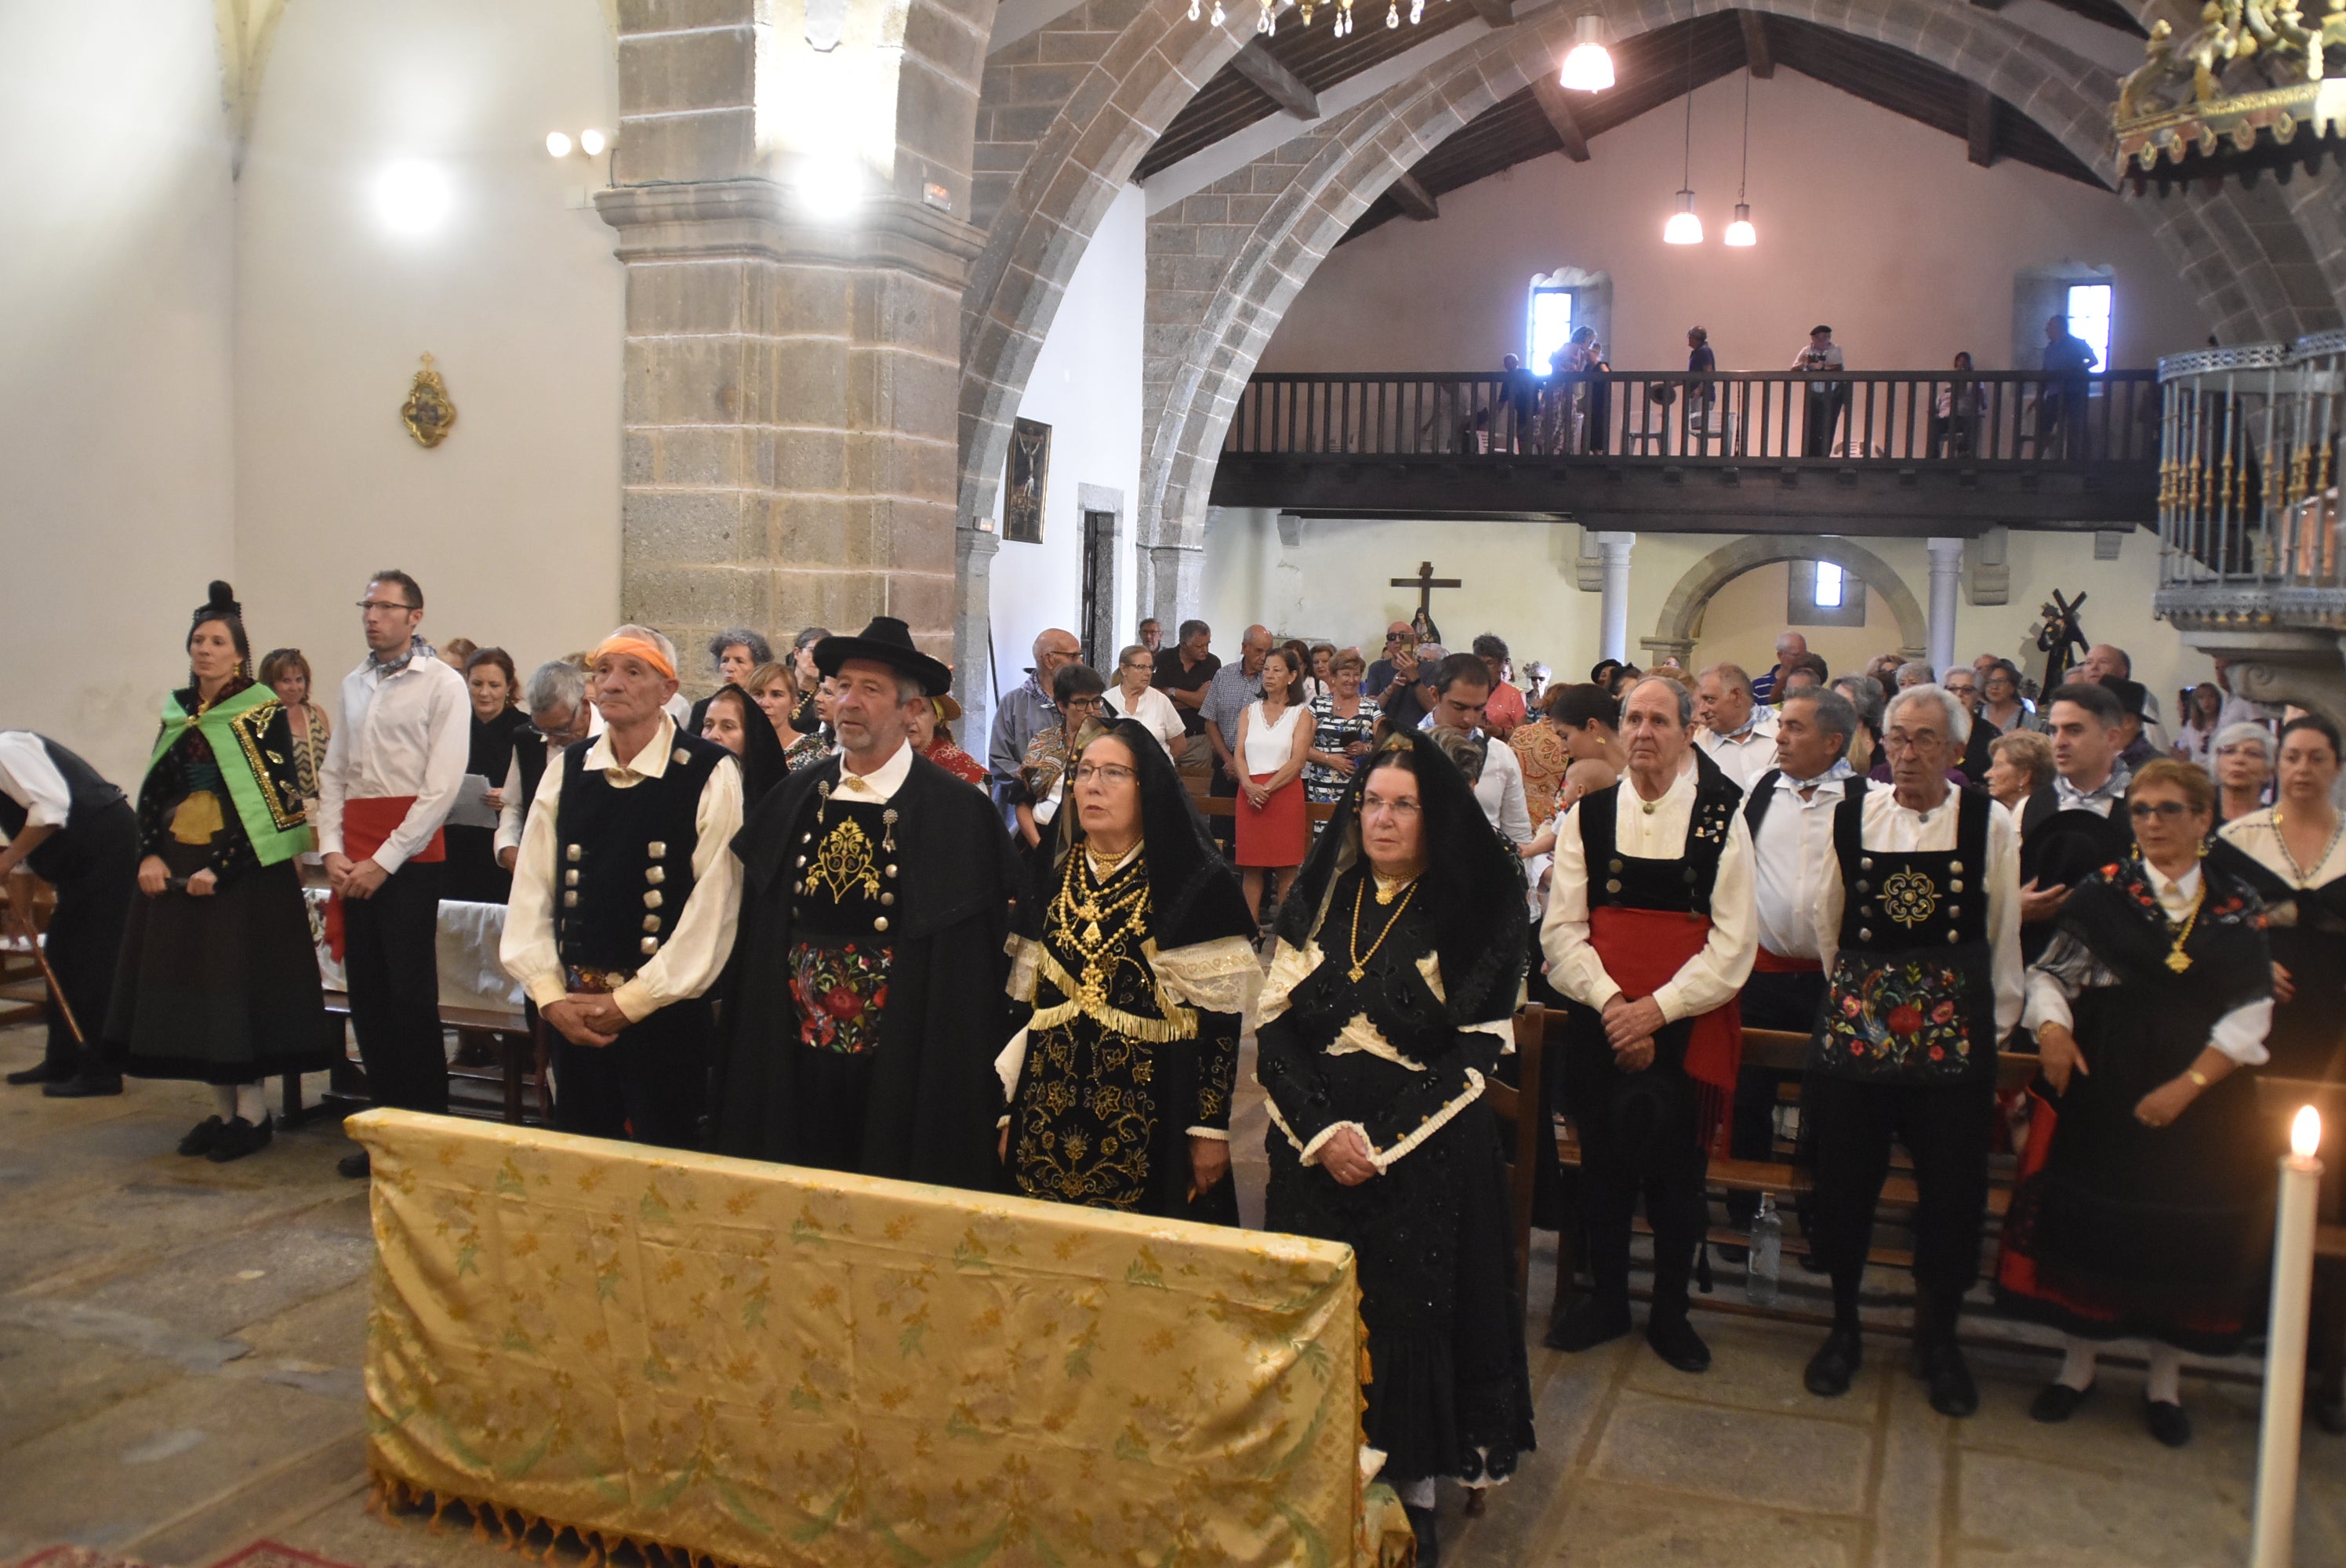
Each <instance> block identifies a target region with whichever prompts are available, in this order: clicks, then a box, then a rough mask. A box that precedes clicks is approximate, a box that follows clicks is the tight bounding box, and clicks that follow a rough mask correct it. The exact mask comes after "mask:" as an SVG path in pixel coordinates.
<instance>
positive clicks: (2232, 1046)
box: [2025, 861, 2273, 1067]
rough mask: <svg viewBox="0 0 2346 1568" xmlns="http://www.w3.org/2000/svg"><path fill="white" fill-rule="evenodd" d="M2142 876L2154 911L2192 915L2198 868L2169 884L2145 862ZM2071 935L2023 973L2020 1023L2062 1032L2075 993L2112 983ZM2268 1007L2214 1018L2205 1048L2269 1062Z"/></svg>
mask: <svg viewBox="0 0 2346 1568" xmlns="http://www.w3.org/2000/svg"><path fill="white" fill-rule="evenodd" d="M2142 870H2143V875H2144V877H2145V879H2146V880H2147V881H2149V883H2150V891H2152V892H2153V893H2154V894H2156V895H2157V898H2158V907H2159V908H2160V909H2162V910H2164V911H2167V918H2168V920H2170V921H2174V922H2175V923H2176V924H2177V925H2178V926H2180V925H2181V924H2182V922H2183V921H2185V920H2186V919H2187V918H2188V916H2189V915H2190V913H2191V904H2192V901H2193V900H2194V899H2196V898H2198V896H2199V883H2200V881H2201V879H2200V876H2199V868H2198V866H2196V865H2195V866H2193V867H2192V868H2191V869H2190V870H2189V871H2185V872H2184V873H2183V874H2182V875H2181V876H2180V877H2178V878H2176V879H2175V880H2174V881H2168V880H2167V879H2166V878H2165V877H2163V876H2161V875H2160V874H2159V873H2158V871H2157V868H2156V867H2154V866H2152V865H2151V864H2149V862H2147V861H2145V862H2144V864H2143V868H2142ZM2080 945H2081V944H2079V943H2078V942H2077V941H2076V938H2075V937H2072V936H2070V935H2069V934H2068V933H2067V932H2063V933H2062V934H2061V935H2060V936H2059V937H2057V938H2055V941H2054V945H2053V946H2051V947H2050V948H2047V949H2046V950H2045V956H2044V957H2043V958H2041V959H2038V960H2037V961H2036V967H2035V968H2034V969H2031V970H2030V971H2029V972H2028V1011H2027V1013H2026V1016H2025V1022H2026V1023H2027V1024H2028V1027H2029V1028H2030V1029H2031V1030H2036V1029H2042V1028H2043V1027H2044V1026H2045V1024H2047V1023H2058V1024H2059V1025H2061V1027H2062V1028H2064V1029H2068V1028H2072V1027H2074V1023H2073V1022H2072V1019H2071V1015H2070V1011H2069V1003H2071V1002H2072V1001H2073V1000H2075V999H2076V997H2077V995H2078V994H2079V993H2083V992H2085V991H2087V990H2090V989H2092V988H2093V987H2095V986H2097V985H2115V984H2117V976H2115V975H2113V974H2111V973H2110V972H2109V971H2107V970H2106V969H2104V968H2102V967H2101V965H2099V964H2098V963H2092V962H2086V963H2079V962H2076V960H2077V959H2078V958H2080V957H2086V958H2088V960H2089V959H2090V955H2086V954H2082V953H2081V952H2079V948H2080ZM2272 1014H2273V1004H2272V998H2271V997H2270V996H2267V997H2262V998H2259V1000H2257V1001H2255V1002H2244V1003H2241V1004H2240V1005H2239V1006H2238V1007H2235V1008H2233V1009H2232V1010H2231V1011H2230V1012H2229V1013H2225V1014H2224V1016H2222V1017H2221V1018H2219V1019H2218V1020H2216V1027H2215V1028H2214V1029H2213V1030H2211V1031H2209V1032H2208V1044H2210V1045H2213V1046H2214V1047H2215V1048H2216V1049H2217V1050H2219V1051H2221V1052H2222V1053H2223V1054H2225V1055H2227V1056H2229V1057H2230V1058H2231V1059H2232V1060H2233V1061H2234V1062H2236V1063H2238V1064H2239V1065H2241V1066H2243V1067H2259V1066H2262V1065H2263V1064H2265V1063H2266V1062H2267V1061H2269V1060H2270V1059H2271V1053H2270V1052H2269V1051H2267V1050H2266V1049H2265V1036H2266V1035H2267V1034H2269V1033H2271V1031H2272Z"/></svg>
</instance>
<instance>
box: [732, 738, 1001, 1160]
mask: <svg viewBox="0 0 2346 1568" xmlns="http://www.w3.org/2000/svg"><path fill="white" fill-rule="evenodd" d="M840 766H841V763H840V759H838V758H836V757H831V758H826V759H824V760H823V761H822V762H821V763H820V764H818V765H816V766H815V767H812V768H809V769H805V770H803V771H801V772H798V773H793V774H791V775H790V777H789V778H788V779H784V780H783V781H782V782H781V783H780V784H778V785H776V786H775V787H774V788H773V789H771V790H770V791H769V792H768V793H767V795H766V798H765V799H763V800H761V801H760V802H759V803H758V805H757V807H756V808H755V809H753V810H752V811H751V812H750V817H749V820H748V822H747V824H746V825H745V826H744V827H743V828H742V830H741V831H740V833H739V836H737V837H736V838H735V839H734V840H733V852H734V853H735V854H736V855H737V856H739V859H740V860H741V864H742V867H743V871H744V876H743V883H742V890H741V922H740V931H739V935H738V936H737V937H736V939H735V942H734V953H735V956H736V959H737V960H738V961H739V963H738V972H737V974H736V976H735V981H736V986H735V990H734V991H733V992H732V993H731V995H730V997H729V1002H728V1005H727V1010H726V1011H727V1018H726V1021H725V1027H724V1031H723V1038H722V1040H721V1042H720V1044H719V1059H718V1065H717V1074H716V1117H715V1125H716V1142H717V1151H718V1152H719V1154H727V1155H740V1156H746V1157H748V1158H750V1159H764V1160H775V1161H779V1162H780V1163H782V1164H785V1165H788V1164H793V1163H797V1162H796V1157H795V1156H796V1155H797V1151H796V1150H795V1149H793V1148H792V1146H791V1144H792V1140H793V1135H792V1132H791V1125H792V1123H791V1115H790V1108H791V1096H792V1094H793V1093H794V1090H795V1082H794V1079H795V1074H794V1071H793V1070H794V1068H795V1067H796V1064H797V1061H798V1053H799V1051H800V1050H801V1046H800V1044H799V1043H798V1011H797V1008H796V1006H795V1005H794V1004H793V1003H791V1001H790V965H789V963H788V962H787V958H788V954H789V952H790V914H791V910H790V860H791V846H790V832H791V827H792V824H794V823H795V822H796V821H797V820H798V818H799V812H800V809H801V807H802V806H803V805H804V804H805V802H806V800H807V798H808V796H809V795H810V794H811V793H812V791H813V790H814V789H815V787H816V786H817V785H818V784H825V783H828V784H831V785H834V786H835V785H836V784H837V783H838V782H839V776H840ZM889 804H890V805H891V806H892V807H894V808H895V809H896V811H897V812H898V814H899V815H898V820H897V822H896V844H897V858H898V861H899V863H900V864H901V865H902V866H903V876H902V877H901V878H900V879H899V880H898V881H897V884H896V886H897V896H898V898H899V899H900V903H899V904H898V906H897V912H896V915H895V920H894V927H895V929H894V932H893V934H894V937H895V941H894V943H893V947H892V952H893V954H894V957H893V961H892V964H891V966H890V969H889V976H888V1006H887V1012H886V1013H885V1015H884V1016H883V1017H882V1021H881V1025H880V1044H879V1045H878V1046H877V1047H876V1050H877V1053H878V1058H879V1059H878V1060H877V1061H876V1062H875V1063H874V1064H873V1068H872V1074H873V1076H872V1092H871V1097H870V1103H869V1110H868V1112H867V1115H866V1120H865V1123H864V1132H863V1166H862V1173H861V1174H862V1175H865V1176H893V1177H897V1178H900V1179H903V1180H907V1181H925V1182H935V1183H938V1184H940V1185H942V1186H959V1187H970V1188H975V1189H979V1190H985V1191H991V1190H996V1189H998V1188H1000V1187H1001V1186H1002V1165H1001V1161H1000V1160H999V1159H998V1158H997V1157H996V1156H995V1153H994V1148H995V1132H994V1123H995V1120H996V1118H997V1117H998V1116H1000V1115H1001V1114H1002V1108H1003V1105H1002V1081H1001V1079H1000V1078H999V1077H997V1076H996V1075H995V1074H994V1058H995V1057H996V1056H998V1055H999V1054H1001V1052H1002V1048H1003V1046H1005V1044H1008V1043H1009V1039H1010V1036H1011V1034H1012V1033H1015V1029H1014V1027H1013V1024H1012V1008H1011V1004H1010V1002H1009V998H1008V997H1007V996H1006V995H1005V993H1004V990H1003V987H1004V984H1005V982H1006V981H1007V979H1008V977H1009V967H1010V960H1009V956H1008V954H1007V953H1006V952H1005V951H1004V946H1005V942H1007V940H1008V938H1009V934H1010V931H1011V925H1012V921H1013V918H1014V909H1015V903H1016V901H1017V894H1018V890H1019V889H1020V887H1021V886H1022V882H1021V876H1022V872H1021V870H1020V867H1019V863H1018V860H1017V859H1016V858H1015V856H1014V855H1013V854H1012V852H1011V849H1010V840H1009V836H1008V835H1007V834H1006V833H1005V832H1004V831H1003V828H1002V822H1001V819H999V818H998V817H996V816H995V815H994V806H993V803H992V802H991V801H989V800H988V799H986V798H985V797H984V795H982V794H980V793H979V792H978V791H976V790H974V789H971V788H970V787H969V786H968V785H966V784H964V783H963V782H962V781H961V780H960V779H956V778H954V776H953V775H952V774H950V773H948V772H946V771H945V770H944V769H942V768H940V767H938V766H937V765H936V764H935V763H933V762H932V761H930V760H929V759H927V758H925V757H922V756H919V755H917V754H916V755H915V756H914V757H913V768H912V771H911V772H910V773H909V774H907V775H906V776H905V779H904V784H903V788H902V789H899V790H897V791H896V793H895V795H894V797H893V798H892V799H891V800H890V801H889Z"/></svg>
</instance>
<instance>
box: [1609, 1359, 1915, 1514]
mask: <svg viewBox="0 0 2346 1568" xmlns="http://www.w3.org/2000/svg"><path fill="white" fill-rule="evenodd" d="M1698 1381H1699V1380H1698V1379H1688V1382H1690V1383H1692V1382H1698ZM1872 1447H1873V1440H1872V1433H1871V1432H1869V1431H1866V1430H1865V1429H1863V1428H1862V1427H1853V1426H1851V1425H1848V1424H1847V1423H1845V1422H1841V1421H1832V1420H1814V1419H1811V1418H1809V1417H1805V1416H1779V1415H1763V1414H1760V1413H1759V1412H1757V1411H1752V1410H1738V1409H1735V1408H1733V1407H1729V1406H1722V1405H1712V1404H1703V1403H1698V1402H1696V1401H1695V1400H1692V1399H1676V1400H1673V1399H1663V1398H1659V1397H1658V1396H1656V1395H1652V1394H1646V1393H1639V1392H1636V1391H1634V1390H1626V1391H1624V1392H1623V1393H1622V1395H1621V1396H1620V1398H1619V1400H1617V1401H1616V1402H1615V1404H1614V1407H1613V1413H1612V1417H1611V1419H1610V1420H1608V1421H1607V1423H1606V1428H1605V1436H1604V1438H1603V1440H1602V1441H1601V1442H1600V1443H1599V1445H1598V1448H1597V1451H1596V1459H1595V1461H1594V1462H1593V1463H1592V1464H1591V1466H1590V1470H1589V1473H1590V1474H1591V1475H1592V1476H1593V1477H1595V1478H1596V1479H1598V1480H1601V1481H1619V1482H1622V1483H1624V1484H1629V1485H1637V1486H1646V1487H1653V1488H1656V1489H1658V1490H1663V1491H1669V1492H1688V1493H1691V1494H1693V1495H1696V1496H1699V1497H1709V1498H1714V1499H1717V1500H1719V1501H1720V1502H1739V1503H1744V1504H1748V1505H1750V1506H1754V1507H1760V1508H1765V1509H1769V1510H1771V1511H1783V1510H1799V1511H1800V1512H1811V1513H1831V1514H1848V1515H1854V1514H1856V1513H1858V1512H1860V1511H1862V1509H1863V1507H1864V1505H1865V1498H1866V1491H1867V1486H1868V1483H1869V1481H1870V1478H1871V1472H1872Z"/></svg>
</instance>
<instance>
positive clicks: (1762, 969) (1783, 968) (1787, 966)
mask: <svg viewBox="0 0 2346 1568" xmlns="http://www.w3.org/2000/svg"><path fill="white" fill-rule="evenodd" d="M1824 967H1825V966H1824V965H1823V964H1821V963H1820V962H1817V961H1816V960H1815V959H1813V958H1786V957H1785V956H1784V955H1783V954H1782V953H1780V952H1769V951H1768V950H1767V949H1766V948H1764V947H1763V948H1761V949H1760V952H1759V956H1757V957H1756V958H1754V959H1753V960H1752V961H1751V972H1752V973H1754V974H1821V973H1823V972H1824Z"/></svg>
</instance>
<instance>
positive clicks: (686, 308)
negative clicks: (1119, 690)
mask: <svg viewBox="0 0 2346 1568" xmlns="http://www.w3.org/2000/svg"><path fill="white" fill-rule="evenodd" d="M914 9H915V10H919V9H921V7H919V6H915V7H914ZM619 11H620V25H619V51H618V52H619V84H620V121H619V140H618V144H617V150H616V154H615V158H614V165H613V178H614V181H615V183H614V184H613V186H612V187H611V188H607V189H606V190H604V191H602V192H600V193H599V194H598V195H597V200H596V205H597V209H598V210H599V211H600V212H601V214H602V216H603V219H604V220H605V221H606V222H607V223H609V224H610V225H611V226H612V227H613V228H614V229H617V230H618V235H619V239H618V245H617V254H618V256H619V258H620V260H622V261H624V262H625V263H626V264H627V325H626V332H627V357H626V391H625V398H624V402H623V404H622V412H621V418H622V421H623V427H624V447H623V459H622V472H621V478H620V484H621V492H620V494H621V499H620V528H621V566H620V606H621V611H622V613H623V614H624V615H625V616H627V617H628V618H629V619H632V620H638V621H642V622H645V623H648V624H649V625H652V626H658V627H659V628H660V629H662V630H663V631H665V632H667V633H668V635H669V636H673V637H674V638H675V639H676V641H677V642H678V645H679V646H683V647H689V646H691V645H692V644H694V643H696V642H699V641H700V640H702V639H703V638H704V637H706V636H708V634H709V633H710V632H711V631H714V630H716V629H717V628H719V627H722V626H732V625H741V626H756V627H759V628H760V629H763V630H765V631H766V632H768V633H770V635H771V636H773V637H774V638H775V640H776V641H777V642H781V641H784V640H787V639H788V638H789V637H790V636H792V635H793V634H795V633H796V632H797V631H798V630H799V629H800V628H801V627H802V626H827V627H829V628H831V629H832V630H834V631H842V632H847V631H856V630H860V629H861V628H862V626H863V624H864V623H865V622H866V621H867V620H869V619H870V618H871V617H872V616H875V615H892V616H898V617H900V618H902V619H903V621H905V622H906V623H907V624H908V625H909V626H911V627H912V630H913V636H914V637H915V639H916V640H917V641H918V642H919V643H920V644H921V646H922V647H923V648H924V649H926V650H927V651H928V652H930V653H933V654H934V655H936V656H937V657H941V658H950V657H953V655H954V652H955V651H956V650H955V647H954V640H955V639H954V629H955V622H956V608H957V606H956V605H955V601H954V572H955V565H956V562H955V554H956V547H955V545H956V542H955V537H954V476H955V463H954V450H955V442H956V438H957V430H956V427H955V413H954V402H955V397H956V394H957V391H958V379H959V361H960V346H961V345H960V334H961V290H962V282H963V276H964V271H965V270H966V268H967V264H968V262H969V260H970V259H971V258H972V257H974V255H975V254H976V251H977V245H978V239H979V236H978V235H977V233H976V231H975V230H974V229H972V228H971V227H970V226H969V225H968V224H967V223H965V222H964V221H962V220H961V219H957V218H955V217H954V216H953V215H952V213H951V208H952V205H953V202H954V192H955V191H956V190H959V191H961V192H963V193H964V199H965V192H966V188H967V178H968V175H967V168H966V166H965V163H964V167H963V168H961V169H960V170H959V171H958V172H957V173H953V172H951V171H948V170H947V169H945V168H943V166H942V165H941V164H940V163H938V162H937V161H936V160H935V159H933V158H929V157H927V156H924V154H925V153H926V152H927V151H928V150H930V146H932V145H933V144H934V143H935V142H936V140H937V139H938V138H927V141H928V144H929V145H924V137H923V135H922V134H915V133H920V132H922V130H923V126H924V125H925V123H926V121H927V120H928V119H936V120H938V121H939V122H940V123H941V124H942V123H943V122H945V121H948V120H950V119H951V118H952V115H953V113H954V107H953V106H951V105H934V104H933V103H932V102H931V99H932V97H933V93H932V88H931V87H930V85H929V81H928V78H927V77H926V76H923V80H922V81H921V82H919V83H915V81H914V79H913V72H912V70H911V69H910V67H909V65H908V64H907V62H909V61H910V60H911V59H912V58H913V56H915V55H916V54H918V53H920V51H919V50H915V49H913V48H910V47H908V46H907V41H906V37H905V25H906V23H905V17H906V10H905V7H904V6H903V5H894V6H891V5H888V4H887V3H886V0H846V3H845V4H844V5H834V6H831V7H828V8H825V9H823V10H821V12H820V13H817V12H815V11H812V10H810V11H808V12H806V13H803V14H801V12H799V11H798V10H796V9H795V8H790V9H789V10H787V11H786V10H785V8H782V7H774V6H770V5H767V4H766V3H765V0H621V5H620V6H619ZM777 18H780V20H777ZM975 36H976V38H977V39H978V40H979V42H980V43H981V44H982V39H983V31H982V29H981V30H979V32H978V33H977V34H976V35H975ZM982 52H983V51H982V48H980V47H977V46H973V47H972V50H971V53H972V55H973V59H972V62H971V65H970V69H971V71H972V73H973V80H974V70H975V68H976V61H975V58H974V56H976V55H980V54H982ZM900 68H902V69H903V71H904V80H903V104H901V105H900V103H899V92H898V79H897V73H898V71H899V69H900ZM825 105H828V106H829V107H827V108H824V107H822V106H825ZM818 109H820V110H821V112H817V111H818ZM932 110H933V112H932ZM972 112H973V113H974V110H973V111H972ZM900 122H902V124H903V125H906V126H909V127H911V128H910V129H907V130H905V131H904V132H903V140H902V143H901V145H900V143H899V140H898V137H899V130H900ZM949 128H950V127H948V129H949ZM965 134H966V133H965V130H964V137H965ZM942 140H943V142H947V143H949V142H950V141H951V137H950V135H946V136H944V137H943V138H942ZM964 157H965V155H964ZM826 196H827V197H829V198H831V199H830V200H825V199H824V198H825V197H826ZM966 690H967V688H966V687H964V691H966Z"/></svg>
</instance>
